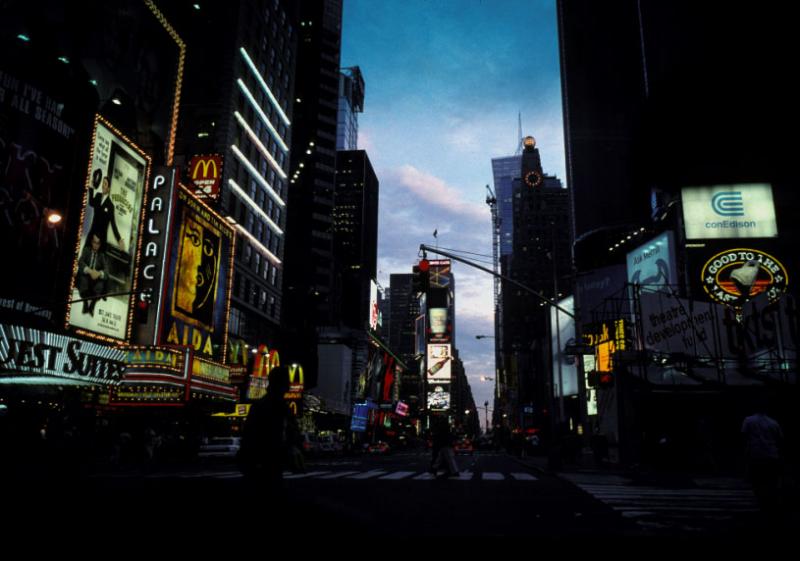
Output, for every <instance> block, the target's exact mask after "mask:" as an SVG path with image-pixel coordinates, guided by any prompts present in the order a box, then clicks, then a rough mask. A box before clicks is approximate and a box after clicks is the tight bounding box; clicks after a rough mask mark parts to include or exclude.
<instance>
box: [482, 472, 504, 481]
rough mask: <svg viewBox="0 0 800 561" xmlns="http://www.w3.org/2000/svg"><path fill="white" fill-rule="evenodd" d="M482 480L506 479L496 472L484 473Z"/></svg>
mask: <svg viewBox="0 0 800 561" xmlns="http://www.w3.org/2000/svg"><path fill="white" fill-rule="evenodd" d="M481 479H483V480H484V481H502V480H504V479H505V477H503V474H502V473H497V472H495V471H484V472H483V474H482V475H481Z"/></svg>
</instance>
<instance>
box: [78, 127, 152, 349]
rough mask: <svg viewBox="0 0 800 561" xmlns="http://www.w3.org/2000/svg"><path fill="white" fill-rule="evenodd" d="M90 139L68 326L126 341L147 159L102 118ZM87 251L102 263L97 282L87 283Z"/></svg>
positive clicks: (89, 277) (147, 166)
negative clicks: (91, 139) (102, 266)
mask: <svg viewBox="0 0 800 561" xmlns="http://www.w3.org/2000/svg"><path fill="white" fill-rule="evenodd" d="M93 138H94V140H93V143H92V150H91V161H90V165H89V171H88V177H87V181H86V193H85V195H84V205H83V212H82V215H81V226H80V230H79V238H78V247H77V250H76V261H75V265H74V267H73V277H72V288H71V298H70V304H69V313H68V316H67V325H68V326H70V327H73V328H78V329H79V330H83V331H85V332H89V333H94V334H99V335H104V336H107V337H113V338H115V339H125V338H126V337H127V334H128V333H127V330H128V323H129V322H128V317H129V315H130V314H129V311H130V307H131V305H132V298H133V297H134V295H133V291H134V286H133V284H134V268H135V261H136V255H135V250H136V247H137V246H138V238H139V234H140V232H139V230H140V224H141V216H142V205H143V198H144V193H145V182H146V179H147V178H146V176H147V173H148V168H149V163H150V161H149V160H150V159H149V157H148V156H147V155H146V154H144V153H143V152H142V151H141V150H139V149H138V148H137V147H136V145H134V144H133V143H132V142H130V141H129V140H128V139H127V138H125V137H124V136H123V135H122V134H121V133H119V132H116V131H115V130H114V128H113V126H112V125H111V124H110V123H108V122H107V121H106V120H105V119H103V118H102V117H99V116H98V117H97V120H96V122H95V129H94V137H93ZM90 252H91V253H95V252H96V254H97V255H98V257H97V258H95V259H96V260H98V261H99V260H102V263H103V265H104V270H103V271H102V276H101V277H98V278H92V277H93V276H98V273H97V272H96V271H95V269H93V268H92V267H89V266H88V265H87V263H86V262H85V261H86V256H87V255H89V254H90ZM90 269H91V270H92V271H95V274H94V275H92V274H91V272H90V271H89V270H90ZM87 275H88V276H87ZM89 285H91V289H89Z"/></svg>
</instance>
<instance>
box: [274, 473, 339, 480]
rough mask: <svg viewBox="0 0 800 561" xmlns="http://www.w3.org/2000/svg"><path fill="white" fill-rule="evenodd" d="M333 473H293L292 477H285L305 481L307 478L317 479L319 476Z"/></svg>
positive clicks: (285, 476)
mask: <svg viewBox="0 0 800 561" xmlns="http://www.w3.org/2000/svg"><path fill="white" fill-rule="evenodd" d="M326 473H331V472H330V471H309V472H306V473H293V474H291V475H284V476H283V478H284V479H305V478H306V477H315V476H317V475H325V474H326Z"/></svg>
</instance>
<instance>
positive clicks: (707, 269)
mask: <svg viewBox="0 0 800 561" xmlns="http://www.w3.org/2000/svg"><path fill="white" fill-rule="evenodd" d="M700 282H701V283H702V286H703V290H705V292H706V294H708V296H709V298H711V299H712V300H714V301H716V302H718V303H720V304H724V305H726V306H731V307H732V308H736V309H741V308H742V307H743V306H744V305H745V304H746V303H747V301H748V300H750V299H751V298H754V297H756V296H758V295H759V294H761V293H766V295H767V298H768V300H769V302H776V301H777V300H779V299H780V298H781V297H782V296H783V295H784V294H785V293H786V289H787V285H788V284H789V273H788V272H787V270H786V267H785V266H784V265H783V263H781V262H780V261H778V259H777V258H776V257H773V256H772V255H770V254H768V253H765V252H763V251H761V250H758V249H753V248H747V247H737V248H731V249H727V250H725V251H722V252H720V253H717V254H716V255H714V256H712V257H711V258H710V259H708V261H706V263H705V265H703V268H702V270H701V271H700Z"/></svg>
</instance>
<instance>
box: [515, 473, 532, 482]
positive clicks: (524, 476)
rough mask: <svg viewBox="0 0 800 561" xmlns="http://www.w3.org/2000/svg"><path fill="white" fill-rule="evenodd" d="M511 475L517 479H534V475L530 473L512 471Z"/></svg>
mask: <svg viewBox="0 0 800 561" xmlns="http://www.w3.org/2000/svg"><path fill="white" fill-rule="evenodd" d="M511 477H513V478H514V479H516V480H517V481H536V479H537V478H536V476H534V475H531V474H530V473H512V474H511Z"/></svg>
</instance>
